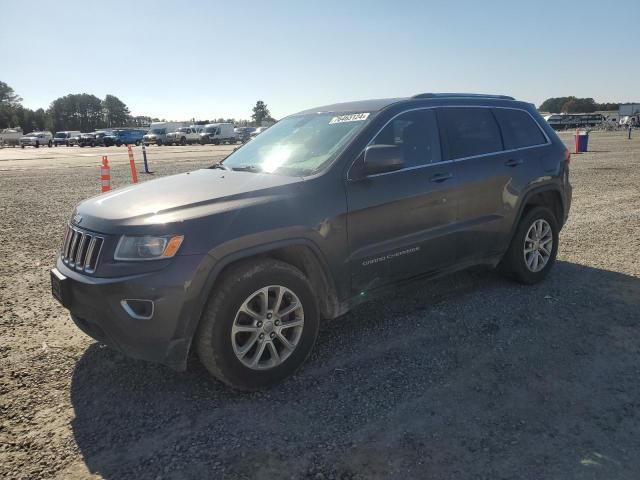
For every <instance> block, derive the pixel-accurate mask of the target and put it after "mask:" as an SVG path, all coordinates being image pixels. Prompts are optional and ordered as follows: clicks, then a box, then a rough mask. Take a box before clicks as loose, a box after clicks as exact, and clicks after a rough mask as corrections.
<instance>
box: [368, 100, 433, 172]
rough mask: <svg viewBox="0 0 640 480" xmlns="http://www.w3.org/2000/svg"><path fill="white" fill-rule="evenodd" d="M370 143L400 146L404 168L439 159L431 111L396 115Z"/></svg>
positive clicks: (416, 111) (415, 111)
mask: <svg viewBox="0 0 640 480" xmlns="http://www.w3.org/2000/svg"><path fill="white" fill-rule="evenodd" d="M372 143H373V144H374V145H397V146H399V147H401V148H402V152H403V154H404V162H405V168H409V167H416V166H419V165H425V164H428V163H434V162H439V161H440V160H441V155H440V138H439V136H438V124H437V122H436V114H435V110H414V111H412V112H407V113H403V114H402V115H399V116H397V117H396V118H394V119H393V120H391V122H389V123H388V124H387V125H386V126H385V127H384V128H383V129H382V131H381V132H380V133H379V134H378V135H377V136H376V138H375V139H374V140H373V142H372Z"/></svg>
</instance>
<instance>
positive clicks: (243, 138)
mask: <svg viewBox="0 0 640 480" xmlns="http://www.w3.org/2000/svg"><path fill="white" fill-rule="evenodd" d="M233 130H234V132H235V134H236V139H237V140H238V141H240V142H242V143H247V142H248V141H249V140H251V134H252V133H253V132H254V130H255V128H253V127H236V128H234V129H233Z"/></svg>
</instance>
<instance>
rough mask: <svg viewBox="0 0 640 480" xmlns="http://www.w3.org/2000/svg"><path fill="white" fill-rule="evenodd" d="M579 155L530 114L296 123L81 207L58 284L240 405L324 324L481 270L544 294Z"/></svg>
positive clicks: (432, 114) (367, 109)
mask: <svg viewBox="0 0 640 480" xmlns="http://www.w3.org/2000/svg"><path fill="white" fill-rule="evenodd" d="M569 160H570V155H569V152H568V150H567V149H566V148H565V146H564V145H563V143H562V142H561V141H560V140H559V139H558V137H557V136H556V134H555V132H554V131H553V130H552V129H551V128H549V126H548V125H547V124H546V122H544V120H543V119H542V118H541V117H540V115H539V114H538V113H537V111H536V110H535V108H534V107H533V105H531V104H528V103H523V102H519V101H515V100H514V99H513V98H511V97H506V96H495V95H494V96H492V95H466V94H420V95H416V96H414V97H411V98H397V99H386V100H370V101H361V102H353V103H343V104H338V105H330V106H326V107H320V108H314V109H311V110H308V111H304V112H301V113H298V114H295V115H291V116H289V117H287V118H285V119H283V120H281V121H280V122H278V123H277V124H276V125H274V126H273V127H271V128H270V129H268V130H267V131H265V132H264V133H262V134H261V135H259V136H258V137H257V138H255V139H254V140H253V141H251V142H249V143H247V144H246V145H244V146H242V147H241V148H239V149H238V150H237V151H235V152H233V153H232V154H231V155H230V156H229V157H227V158H226V159H225V160H224V161H223V162H222V163H220V164H217V165H213V166H212V167H211V168H209V169H203V170H198V171H194V172H189V173H184V174H181V175H175V176H171V177H164V178H160V179H157V180H154V181H149V182H146V183H142V184H139V185H136V186H131V187H127V188H124V189H120V190H116V191H112V192H109V193H106V194H103V195H100V196H97V197H95V198H91V199H89V200H86V201H84V202H82V203H81V204H79V205H78V206H77V207H76V209H75V211H74V213H73V216H72V219H71V222H70V224H69V227H68V230H67V233H66V235H65V238H64V241H63V244H62V249H61V254H60V257H59V258H58V261H57V266H56V268H54V269H53V270H52V272H51V279H52V290H53V294H54V296H55V297H56V298H57V299H58V300H59V301H60V302H61V303H62V304H63V305H64V306H65V307H66V308H68V309H69V310H70V311H71V317H72V318H73V320H74V322H75V323H76V324H77V325H78V326H79V327H80V328H81V329H82V330H83V331H85V332H86V333H87V334H89V335H90V336H92V337H93V338H95V339H97V340H99V341H101V342H104V343H106V344H107V345H110V346H112V347H114V348H116V349H118V350H121V351H122V352H124V353H125V354H127V355H130V356H131V357H135V358H141V359H146V360H151V361H156V362H161V363H164V364H166V365H169V366H171V367H173V368H177V369H184V368H185V366H186V359H187V356H188V354H189V351H190V350H191V348H192V346H193V348H195V351H196V352H197V354H198V356H199V357H200V360H201V361H202V363H203V364H204V365H205V367H206V368H207V369H208V370H209V371H210V372H211V373H212V374H213V375H214V376H216V377H217V378H218V379H220V380H222V381H223V382H225V383H226V384H228V385H231V386H232V387H235V388H238V389H245V390H250V389H256V388H260V387H263V386H266V385H269V384H272V383H274V382H276V381H279V380H281V379H283V378H284V377H286V376H287V375H289V374H291V373H292V372H293V371H294V370H295V369H296V368H297V367H299V366H300V364H301V363H303V361H304V360H305V359H306V358H307V356H308V355H309V353H310V352H311V349H312V347H313V344H314V342H315V340H316V337H317V335H318V327H319V322H320V319H321V318H334V317H337V316H339V315H341V314H343V313H345V312H346V311H348V310H349V309H350V308H351V307H353V306H354V305H356V304H358V303H360V302H362V301H363V300H364V299H368V298H371V297H372V296H374V295H375V294H376V293H377V292H380V291H382V290H384V289H385V288H387V287H390V286H392V285H397V283H398V282H399V281H401V280H405V279H410V278H415V277H424V276H429V277H432V276H436V275H441V274H445V273H449V272H453V271H455V270H460V269H463V268H466V267H469V266H472V265H479V264H481V265H489V266H499V267H500V268H501V270H502V271H504V272H505V273H507V274H508V275H510V276H512V277H513V278H514V279H516V280H518V281H520V282H523V283H527V284H532V283H536V282H539V281H541V280H542V279H543V278H544V277H545V276H546V275H547V274H548V273H549V270H550V269H551V267H552V266H553V264H554V261H555V257H556V252H557V248H558V233H559V231H560V229H561V227H562V225H563V224H564V222H565V220H566V219H567V215H568V213H569V207H570V203H571V186H570V184H569Z"/></svg>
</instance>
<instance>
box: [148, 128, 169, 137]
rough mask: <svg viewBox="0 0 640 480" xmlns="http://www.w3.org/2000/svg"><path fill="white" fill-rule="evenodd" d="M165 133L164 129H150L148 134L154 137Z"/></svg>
mask: <svg viewBox="0 0 640 480" xmlns="http://www.w3.org/2000/svg"><path fill="white" fill-rule="evenodd" d="M165 131H166V130H165V129H164V128H152V129H151V130H149V133H154V134H156V135H164V134H165Z"/></svg>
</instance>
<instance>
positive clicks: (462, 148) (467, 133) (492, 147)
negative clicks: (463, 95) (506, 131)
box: [440, 108, 502, 159]
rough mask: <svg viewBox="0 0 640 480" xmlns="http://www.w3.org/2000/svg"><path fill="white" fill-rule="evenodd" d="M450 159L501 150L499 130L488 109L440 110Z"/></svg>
mask: <svg viewBox="0 0 640 480" xmlns="http://www.w3.org/2000/svg"><path fill="white" fill-rule="evenodd" d="M440 115H441V118H442V122H443V128H444V131H445V136H446V139H447V143H448V145H449V157H450V158H451V159H455V158H464V157H472V156H474V155H482V154H483V153H493V152H499V151H501V150H502V139H501V138H500V130H499V128H498V124H497V123H496V120H495V118H494V117H493V114H492V113H491V110H490V109H488V108H443V109H442V110H440Z"/></svg>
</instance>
